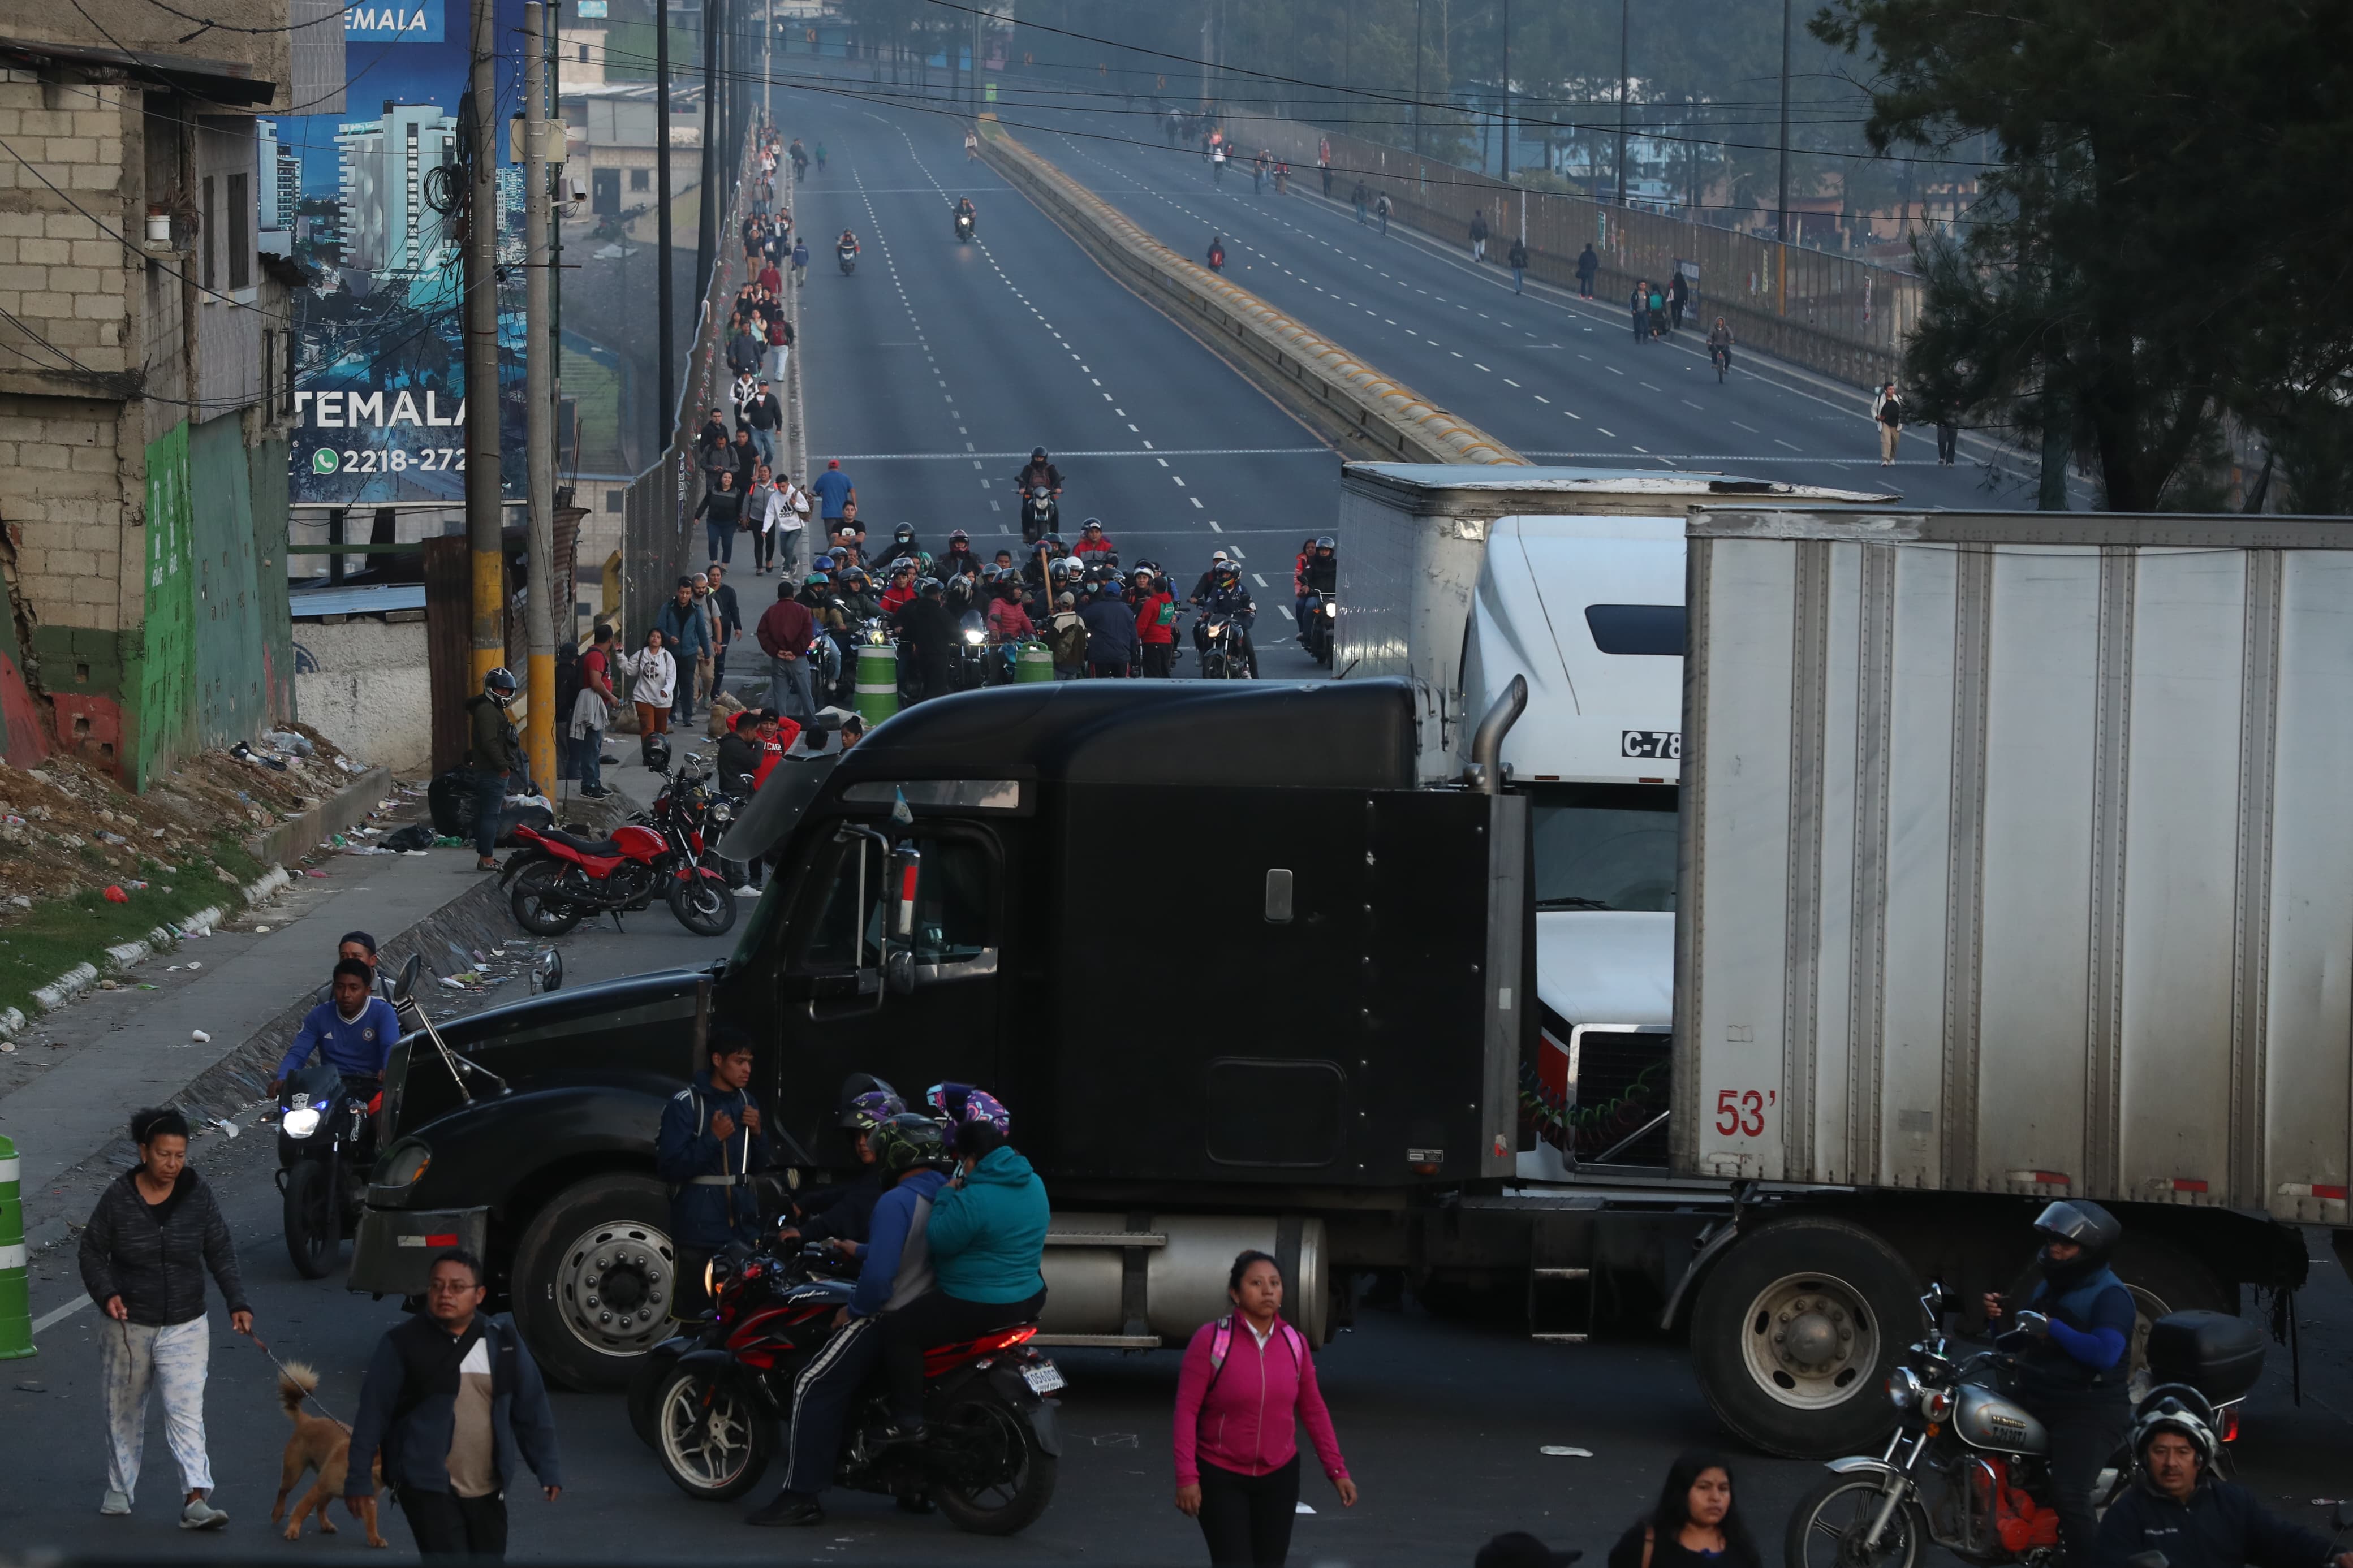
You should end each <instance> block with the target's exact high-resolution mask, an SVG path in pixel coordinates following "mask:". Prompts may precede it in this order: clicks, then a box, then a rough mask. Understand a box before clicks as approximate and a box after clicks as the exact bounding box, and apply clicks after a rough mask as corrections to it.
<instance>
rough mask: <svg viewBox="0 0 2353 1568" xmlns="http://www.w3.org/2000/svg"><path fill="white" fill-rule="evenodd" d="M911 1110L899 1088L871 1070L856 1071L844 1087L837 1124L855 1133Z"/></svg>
mask: <svg viewBox="0 0 2353 1568" xmlns="http://www.w3.org/2000/svg"><path fill="white" fill-rule="evenodd" d="M906 1109H907V1102H906V1101H905V1100H902V1099H900V1098H899V1091H898V1090H897V1089H892V1087H891V1086H890V1084H889V1083H887V1082H885V1081H884V1080H883V1079H879V1078H876V1077H874V1076H873V1075H871V1073H862V1072H861V1073H852V1074H850V1076H849V1082H847V1083H845V1084H843V1085H842V1086H841V1116H840V1118H839V1121H838V1123H837V1125H839V1126H840V1127H842V1128H845V1129H847V1130H848V1131H851V1132H871V1131H874V1129H875V1128H877V1127H879V1126H881V1124H882V1123H883V1122H885V1121H889V1120H890V1119H891V1118H892V1117H893V1116H897V1115H899V1114H900V1113H901V1112H902V1111H904V1110H906Z"/></svg>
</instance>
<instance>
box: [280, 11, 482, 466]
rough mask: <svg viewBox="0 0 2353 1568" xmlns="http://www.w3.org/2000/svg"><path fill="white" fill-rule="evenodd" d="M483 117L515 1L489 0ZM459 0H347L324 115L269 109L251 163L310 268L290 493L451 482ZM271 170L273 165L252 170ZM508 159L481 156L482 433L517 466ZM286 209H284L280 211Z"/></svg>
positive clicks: (456, 403) (458, 441)
mask: <svg viewBox="0 0 2353 1568" xmlns="http://www.w3.org/2000/svg"><path fill="white" fill-rule="evenodd" d="M496 4H497V24H498V38H499V59H498V63H497V68H496V76H497V83H496V87H497V98H498V107H497V113H496V115H495V118H496V120H497V121H499V124H498V129H497V131H496V132H494V134H493V136H492V138H491V143H492V144H491V148H490V149H489V153H488V155H490V156H491V157H503V156H504V154H505V153H506V150H507V149H506V146H505V143H506V141H507V137H506V134H505V120H506V117H507V115H508V114H509V113H511V112H512V110H513V108H514V105H515V103H516V100H517V98H518V96H519V95H520V91H521V88H522V0H496ZM468 12H469V5H468V0H353V4H352V5H349V6H348V7H347V8H346V9H345V11H344V14H343V24H344V37H345V40H346V42H345V48H344V58H345V62H346V69H347V82H346V89H345V95H344V102H345V104H346V105H347V107H346V109H345V110H344V112H343V113H341V114H316V115H296V116H290V117H286V118H282V119H280V120H278V121H276V122H275V128H274V132H275V151H274V154H273V156H274V158H275V160H276V163H277V168H276V169H275V170H272V171H264V174H265V177H264V179H263V181H262V184H263V187H264V189H265V191H267V192H268V193H269V195H271V196H273V197H274V198H275V201H276V206H277V217H278V220H279V223H280V225H281V226H282V228H283V230H284V233H285V236H286V244H287V247H288V248H289V249H290V253H291V254H292V256H293V258H294V259H295V260H297V261H299V262H301V264H302V266H303V267H304V268H305V269H306V270H307V271H308V272H309V273H310V275H311V285H310V286H309V287H307V288H303V289H299V290H297V293H296V298H295V304H294V331H295V339H296V348H295V368H294V435H293V441H292V455H291V464H292V472H291V475H290V487H291V495H290V500H293V501H295V502H297V503H311V504H327V505H336V506H364V505H371V504H377V503H381V502H385V501H394V500H450V501H453V502H454V501H456V500H460V499H462V497H463V496H464V494H465V488H466V474H465V468H466V450H465V438H464V437H465V410H466V403H467V399H468V397H469V396H470V395H471V394H472V392H473V389H471V388H470V387H469V386H468V385H467V384H466V374H465V363H464V362H465V336H464V330H463V321H464V310H463V308H464V288H463V281H464V271H463V260H462V258H461V256H460V254H459V223H458V222H457V221H456V219H455V218H454V217H453V216H452V214H451V212H450V211H449V210H448V209H449V203H448V199H447V197H448V195H449V194H450V193H451V192H453V191H455V190H456V189H457V188H458V187H459V186H460V185H461V184H462V183H463V182H462V175H461V174H460V172H459V158H460V147H461V143H460V123H459V110H460V107H461V104H462V100H463V98H464V95H465V91H466V86H467V68H468V59H467V56H468V47H467V46H468V40H467V27H468V21H467V18H468ZM273 174H274V175H275V178H272V177H269V176H271V175H273ZM521 175H522V171H521V170H520V169H517V168H513V167H512V166H506V167H501V169H500V171H499V182H498V190H499V201H498V204H497V205H498V208H499V211H498V214H497V217H496V221H497V222H498V225H499V261H500V266H501V271H502V272H503V273H504V274H505V278H506V280H505V281H504V282H503V283H502V284H501V286H500V289H499V331H498V338H499V384H498V386H497V387H496V388H495V389H493V394H492V395H495V396H496V397H497V398H498V399H499V404H500V430H501V441H500V445H501V449H502V451H503V454H504V457H505V466H504V468H503V471H502V475H501V478H502V479H503V480H504V484H505V489H506V491H507V493H508V494H509V495H511V496H515V495H520V494H521V493H522V485H523V480H524V474H523V464H522V445H523V442H522V437H523V365H522V345H523V342H524V334H523V326H522V299H523V284H522V272H521V269H520V268H519V266H518V265H517V264H518V263H520V262H521V261H522V178H521ZM289 209H290V210H289Z"/></svg>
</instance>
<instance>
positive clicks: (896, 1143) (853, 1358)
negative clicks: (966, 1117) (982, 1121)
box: [746, 1112, 1042, 1525]
mask: <svg viewBox="0 0 2353 1568" xmlns="http://www.w3.org/2000/svg"><path fill="white" fill-rule="evenodd" d="M871 1142H872V1143H873V1146H874V1163H875V1166H876V1168H877V1170H878V1171H880V1172H881V1173H882V1175H883V1178H884V1179H885V1180H887V1181H888V1182H889V1183H890V1184H891V1185H890V1187H889V1189H888V1190H887V1191H885V1192H883V1193H882V1194H881V1195H880V1196H879V1198H878V1199H877V1200H876V1202H875V1205H874V1215H873V1231H872V1235H871V1237H870V1238H869V1240H868V1242H867V1247H866V1262H865V1264H864V1266H863V1267H861V1268H860V1270H859V1273H858V1289H857V1292H856V1293H855V1294H854V1295H852V1296H851V1297H850V1299H849V1305H848V1306H846V1307H844V1308H842V1309H841V1310H840V1311H839V1313H837V1314H836V1315H835V1318H834V1322H835V1323H836V1324H837V1325H838V1326H837V1327H836V1329H835V1331H834V1335H833V1337H832V1338H831V1339H829V1340H828V1341H826V1342H825V1344H824V1345H823V1347H821V1348H820V1349H819V1350H818V1353H817V1354H816V1356H814V1357H813V1358H811V1360H810V1362H809V1364H808V1366H807V1369H806V1370H804V1371H803V1372H802V1373H801V1374H800V1376H799V1378H798V1379H797V1380H796V1381H795V1383H794V1384H793V1411H792V1419H791V1421H790V1423H789V1425H788V1426H787V1427H786V1443H785V1452H786V1456H787V1458H786V1463H787V1465H788V1466H789V1468H788V1469H787V1470H786V1475H785V1486H784V1489H783V1490H782V1491H780V1492H778V1493H777V1494H776V1499H775V1500H773V1501H771V1502H770V1503H769V1504H768V1505H767V1506H766V1507H765V1508H763V1509H760V1510H758V1511H756V1512H754V1513H753V1514H751V1515H749V1516H748V1518H747V1521H746V1522H748V1523H752V1524H787V1525H813V1524H821V1523H823V1522H824V1521H825V1509H824V1506H823V1505H822V1504H820V1503H819V1502H818V1495H819V1494H820V1493H821V1492H823V1491H824V1489H826V1487H827V1486H828V1485H829V1484H830V1483H831V1482H832V1480H833V1474H834V1464H835V1461H836V1460H837V1459H838V1458H839V1454H840V1449H841V1426H842V1422H843V1419H844V1418H845V1417H846V1416H847V1415H849V1408H850V1406H851V1405H852V1404H854V1403H855V1402H856V1400H857V1398H858V1394H859V1391H860V1389H861V1388H862V1387H863V1386H864V1385H865V1384H866V1380H867V1379H868V1378H869V1377H871V1376H872V1375H873V1373H874V1370H875V1368H876V1367H877V1366H879V1365H881V1363H882V1360H883V1357H884V1354H885V1348H884V1347H885V1344H886V1342H887V1339H886V1336H887V1335H889V1334H890V1333H892V1332H893V1331H895V1330H896V1328H897V1326H898V1323H899V1321H900V1316H901V1314H902V1313H903V1312H905V1311H906V1310H907V1309H908V1308H909V1307H910V1306H912V1305H913V1304H914V1303H915V1302H917V1301H919V1300H928V1299H929V1293H930V1292H931V1291H932V1290H933V1289H934V1285H935V1284H936V1283H937V1278H938V1277H937V1275H936V1273H935V1271H934V1270H935V1265H934V1261H933V1258H932V1256H931V1247H930V1229H931V1219H932V1215H933V1211H934V1206H935V1205H936V1203H937V1200H938V1197H939V1194H940V1193H941V1192H942V1191H943V1190H944V1187H945V1184H946V1182H947V1178H946V1176H945V1175H944V1173H942V1166H943V1165H944V1164H945V1163H946V1159H947V1149H946V1144H945V1140H944V1138H943V1137H942V1135H941V1131H940V1124H939V1123H938V1122H936V1121H933V1120H932V1119H931V1118H930V1117H928V1116H918V1115H915V1114H914V1113H913V1112H906V1113H903V1114H901V1115H897V1116H893V1117H891V1118H889V1119H887V1120H886V1121H881V1122H880V1123H879V1124H877V1126H876V1127H875V1129H874V1131H873V1132H872V1133H871ZM1040 1228H1041V1230H1042V1226H1041V1227H1040ZM915 1378H916V1388H915V1397H916V1401H917V1405H916V1408H917V1409H918V1410H919V1411H920V1410H921V1408H922V1404H921V1401H922V1398H923V1352H922V1350H921V1349H920V1348H919V1349H918V1350H917V1351H916V1354H915ZM910 1425H912V1426H913V1428H914V1430H915V1431H917V1432H920V1431H921V1430H922V1426H923V1423H922V1421H921V1420H920V1419H918V1420H915V1421H913V1422H912V1423H911V1424H910Z"/></svg>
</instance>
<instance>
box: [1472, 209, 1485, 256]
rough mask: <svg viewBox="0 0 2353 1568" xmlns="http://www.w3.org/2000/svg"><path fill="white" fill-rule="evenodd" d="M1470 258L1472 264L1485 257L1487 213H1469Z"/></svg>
mask: <svg viewBox="0 0 2353 1568" xmlns="http://www.w3.org/2000/svg"><path fill="white" fill-rule="evenodd" d="M1471 259H1472V262H1473V263H1474V264H1475V263H1479V262H1483V261H1485V260H1486V259H1487V215H1486V214H1485V213H1482V212H1477V213H1472V215H1471Z"/></svg>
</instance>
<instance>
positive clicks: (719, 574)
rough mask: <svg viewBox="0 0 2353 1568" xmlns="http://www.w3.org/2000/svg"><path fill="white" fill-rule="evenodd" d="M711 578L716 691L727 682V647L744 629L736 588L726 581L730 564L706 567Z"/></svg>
mask: <svg viewBox="0 0 2353 1568" xmlns="http://www.w3.org/2000/svg"><path fill="white" fill-rule="evenodd" d="M702 574H703V576H705V577H706V578H708V579H710V582H711V596H710V598H709V600H708V601H706V602H707V603H708V604H709V605H710V607H711V689H712V694H713V695H716V694H717V693H718V692H719V691H720V690H721V689H723V688H724V687H725V686H726V684H727V648H728V645H730V644H731V643H733V641H734V640H735V639H736V638H737V637H740V636H741V635H743V631H744V612H743V608H742V606H741V605H740V604H739V603H738V602H737V600H736V597H735V590H734V589H733V588H731V587H729V586H728V585H727V567H726V565H725V563H722V562H716V561H714V562H712V563H711V564H710V565H709V566H707V567H705V568H704V569H703V573H702Z"/></svg>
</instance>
